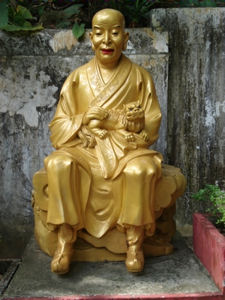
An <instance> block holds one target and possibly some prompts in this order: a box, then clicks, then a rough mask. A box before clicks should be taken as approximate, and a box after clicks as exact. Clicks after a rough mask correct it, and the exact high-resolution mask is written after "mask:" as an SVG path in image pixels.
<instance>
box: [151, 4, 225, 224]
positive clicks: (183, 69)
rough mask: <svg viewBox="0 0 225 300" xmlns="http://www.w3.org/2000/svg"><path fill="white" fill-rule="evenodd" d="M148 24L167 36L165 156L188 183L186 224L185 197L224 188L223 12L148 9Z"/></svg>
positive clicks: (190, 206) (181, 210)
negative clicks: (209, 187)
mask: <svg viewBox="0 0 225 300" xmlns="http://www.w3.org/2000/svg"><path fill="white" fill-rule="evenodd" d="M151 25H152V26H153V28H157V29H158V31H160V30H164V29H166V30H168V32H169V53H170V57H169V81H168V82H169V83H168V118H167V120H168V139H167V143H168V149H167V153H168V160H169V163H171V164H174V165H176V166H179V167H180V168H181V169H182V171H183V172H184V174H185V175H186V177H187V181H188V187H187V192H186V195H185V197H184V198H182V199H180V201H178V205H177V211H178V214H177V220H178V222H179V223H180V224H185V223H187V222H188V223H191V218H192V212H193V211H195V210H199V209H201V207H200V206H199V204H197V203H196V202H194V201H193V200H191V197H190V196H191V193H193V192H196V191H197V190H198V189H199V187H202V186H203V185H204V184H206V183H211V184H215V183H216V182H217V183H219V185H220V186H221V187H223V188H225V8H201V9H200V8H198V9H193V8H184V9H178V8H174V9H158V10H153V11H152V12H151Z"/></svg>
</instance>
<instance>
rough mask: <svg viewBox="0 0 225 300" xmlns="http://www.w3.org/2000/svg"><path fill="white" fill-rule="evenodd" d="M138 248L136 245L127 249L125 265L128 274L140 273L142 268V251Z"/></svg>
mask: <svg viewBox="0 0 225 300" xmlns="http://www.w3.org/2000/svg"><path fill="white" fill-rule="evenodd" d="M138 248H139V247H137V245H133V246H130V247H128V250H127V258H126V261H125V264H126V267H127V270H128V271H129V272H133V273H136V272H141V271H142V270H143V268H144V254H143V250H141V249H138Z"/></svg>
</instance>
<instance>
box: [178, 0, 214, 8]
mask: <svg viewBox="0 0 225 300" xmlns="http://www.w3.org/2000/svg"><path fill="white" fill-rule="evenodd" d="M180 6H181V7H192V6H195V7H215V6H216V1H215V0H181V1H180Z"/></svg>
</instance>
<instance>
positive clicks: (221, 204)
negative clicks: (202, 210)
mask: <svg viewBox="0 0 225 300" xmlns="http://www.w3.org/2000/svg"><path fill="white" fill-rule="evenodd" d="M192 198H193V199H195V200H197V201H201V202H205V203H206V204H208V203H209V208H208V209H207V210H206V212H207V213H209V215H210V216H211V217H212V218H213V219H214V220H215V222H216V224H220V225H223V226H225V191H223V190H221V189H220V188H219V187H218V185H211V184H207V185H206V186H205V187H204V188H203V189H201V190H199V191H198V192H197V193H195V194H193V195H192Z"/></svg>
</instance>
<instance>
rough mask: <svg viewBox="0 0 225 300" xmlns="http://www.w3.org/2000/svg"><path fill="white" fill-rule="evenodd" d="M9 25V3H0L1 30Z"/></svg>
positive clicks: (4, 0)
mask: <svg viewBox="0 0 225 300" xmlns="http://www.w3.org/2000/svg"><path fill="white" fill-rule="evenodd" d="M7 24H8V1H7V0H3V1H1V2H0V28H2V26H3V27H4V26H6V25H7Z"/></svg>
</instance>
